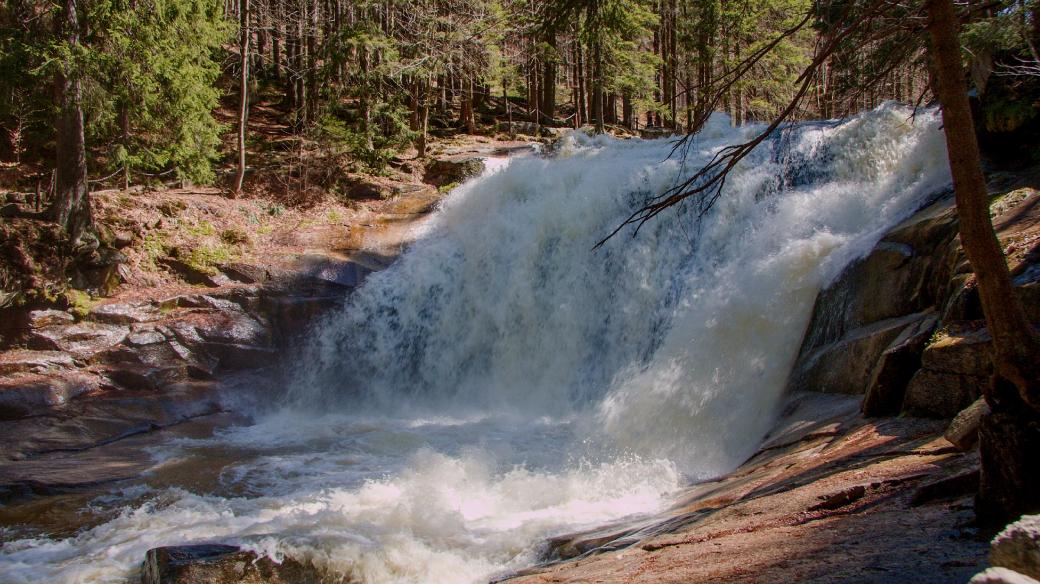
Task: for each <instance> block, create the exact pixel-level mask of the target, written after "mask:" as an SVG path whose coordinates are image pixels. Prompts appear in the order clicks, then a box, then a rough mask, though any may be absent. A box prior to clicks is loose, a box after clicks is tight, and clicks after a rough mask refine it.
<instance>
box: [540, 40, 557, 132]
mask: <svg viewBox="0 0 1040 584" xmlns="http://www.w3.org/2000/svg"><path fill="white" fill-rule="evenodd" d="M548 35H549V36H548V37H547V38H546V43H547V44H548V45H549V47H550V48H551V49H552V54H551V55H549V56H548V58H546V59H545V62H544V63H543V64H542V107H541V108H540V109H541V111H542V116H544V118H545V120H546V121H548V122H552V121H553V117H554V115H555V112H556V70H557V68H558V64H557V60H556V33H555V32H554V31H550V32H549V33H548Z"/></svg>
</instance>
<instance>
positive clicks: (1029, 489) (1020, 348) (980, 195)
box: [927, 0, 1040, 523]
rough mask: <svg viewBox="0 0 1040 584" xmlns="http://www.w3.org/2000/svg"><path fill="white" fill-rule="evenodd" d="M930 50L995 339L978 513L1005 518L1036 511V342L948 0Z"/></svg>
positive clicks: (936, 12) (1039, 389) (936, 3)
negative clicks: (999, 230)
mask: <svg viewBox="0 0 1040 584" xmlns="http://www.w3.org/2000/svg"><path fill="white" fill-rule="evenodd" d="M927 6H928V12H929V16H930V22H929V28H928V30H929V33H930V35H931V40H932V46H931V49H932V50H931V55H932V59H933V61H934V66H935V76H936V82H937V83H936V85H937V86H938V87H937V89H938V96H939V101H940V103H941V104H942V116H943V127H944V130H945V132H946V142H947V147H948V150H949V155H950V170H951V172H952V174H953V185H954V191H955V195H956V199H957V215H958V217H959V219H960V238H961V244H962V246H963V247H964V253H965V254H966V255H967V257H968V261H969V262H971V266H972V269H973V270H974V271H975V277H976V279H977V283H978V290H979V297H980V298H981V301H982V310H983V313H984V314H985V317H986V325H987V327H988V328H989V333H990V336H991V337H992V338H993V345H992V357H993V365H994V378H993V382H992V384H991V385H990V386H989V387H987V388H986V390H985V392H984V395H985V397H986V401H987V402H988V403H989V405H990V407H991V409H992V411H993V414H991V415H990V416H988V418H987V419H986V420H985V421H984V422H983V431H982V432H980V444H979V448H980V454H981V458H982V477H981V480H980V485H979V494H978V498H977V512H978V513H979V516H980V519H982V520H983V521H987V522H995V523H999V522H1004V521H1006V520H1009V519H1012V518H1014V517H1017V516H1018V515H1020V514H1022V513H1026V512H1034V511H1038V510H1040V469H1038V467H1040V465H1038V464H1037V462H1036V459H1035V455H1036V451H1035V449H1036V448H1037V447H1040V369H1038V367H1040V365H1038V364H1040V344H1038V341H1037V337H1036V334H1035V332H1034V331H1033V329H1032V326H1031V325H1030V323H1029V320H1028V318H1027V317H1026V313H1025V310H1024V309H1023V307H1022V303H1021V301H1020V300H1019V298H1018V296H1017V294H1016V293H1015V289H1014V286H1013V285H1012V282H1011V276H1010V274H1009V273H1008V267H1007V261H1006V260H1005V258H1004V253H1003V251H1002V250H1001V247H1000V242H999V240H998V239H997V236H996V233H995V232H994V230H993V223H992V222H991V220H990V216H989V204H988V203H989V197H988V191H987V189H986V181H985V177H984V176H983V173H982V164H981V160H982V157H981V154H980V152H979V146H978V142H977V140H976V137H975V126H974V123H973V121H972V117H971V108H970V106H969V103H968V95H967V85H966V82H965V81H966V76H965V70H964V67H963V65H962V62H961V45H960V39H959V36H958V35H959V32H960V26H959V22H958V19H957V14H956V12H955V9H954V5H953V0H928V4H927Z"/></svg>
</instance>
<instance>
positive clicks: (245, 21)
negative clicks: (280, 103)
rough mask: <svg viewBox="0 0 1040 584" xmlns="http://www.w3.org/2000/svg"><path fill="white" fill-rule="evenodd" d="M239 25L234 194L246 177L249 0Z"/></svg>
mask: <svg viewBox="0 0 1040 584" xmlns="http://www.w3.org/2000/svg"><path fill="white" fill-rule="evenodd" d="M239 26H240V27H241V30H240V31H239V32H240V37H239V45H238V48H239V50H240V51H241V55H240V59H239V64H240V66H241V71H240V72H239V78H238V94H239V95H238V171H237V172H236V173H235V186H234V190H233V191H232V194H233V195H234V196H236V197H237V196H238V195H240V194H242V183H243V181H244V180H245V177H246V124H248V122H249V0H240V3H239Z"/></svg>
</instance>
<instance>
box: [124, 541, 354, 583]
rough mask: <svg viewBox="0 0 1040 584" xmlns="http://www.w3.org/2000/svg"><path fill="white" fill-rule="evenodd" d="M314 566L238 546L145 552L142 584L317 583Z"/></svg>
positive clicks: (317, 573)
mask: <svg viewBox="0 0 1040 584" xmlns="http://www.w3.org/2000/svg"><path fill="white" fill-rule="evenodd" d="M334 581H335V580H324V579H323V578H322V575H321V573H320V572H318V570H317V569H315V568H314V567H313V566H310V565H304V564H302V563H300V562H298V561H296V560H294V559H292V558H285V559H283V560H282V561H281V562H275V561H273V560H271V559H270V558H268V557H266V556H258V555H257V554H255V553H253V552H250V551H247V550H242V549H239V548H238V547H237V546H230V545H219V544H208V545H185V546H173V547H160V548H154V549H151V550H148V553H147V554H146V555H145V560H144V562H143V563H142V565H141V583H142V584H239V583H241V584H319V583H323V582H334Z"/></svg>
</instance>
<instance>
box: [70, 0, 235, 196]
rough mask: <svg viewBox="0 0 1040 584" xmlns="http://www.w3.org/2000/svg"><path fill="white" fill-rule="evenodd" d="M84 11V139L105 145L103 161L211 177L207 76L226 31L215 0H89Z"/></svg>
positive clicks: (212, 92) (214, 72)
mask: <svg viewBox="0 0 1040 584" xmlns="http://www.w3.org/2000/svg"><path fill="white" fill-rule="evenodd" d="M131 3H132V6H133V7H131ZM87 18H88V19H89V21H90V22H91V23H92V24H93V26H92V27H91V29H90V30H91V35H90V38H89V39H87V41H86V43H85V44H86V45H87V46H88V47H90V50H91V63H90V65H91V70H90V72H91V73H92V74H91V75H89V76H88V77H87V79H89V80H90V83H88V84H87V85H86V86H85V93H88V94H89V95H90V100H89V102H88V104H87V107H86V110H87V112H86V113H87V116H88V119H90V120H91V121H92V123H91V124H90V125H89V126H88V131H89V137H90V138H89V139H91V142H92V143H95V144H108V145H109V167H119V166H122V165H124V164H129V165H130V166H131V167H132V168H137V169H142V170H146V171H151V172H155V171H159V170H163V169H166V168H174V169H176V174H177V176H178V177H180V178H184V179H188V180H191V181H194V182H209V181H210V180H212V178H213V172H212V170H211V168H210V164H211V161H212V160H214V159H215V158H216V157H217V148H218V146H219V145H220V133H221V131H222V127H221V126H220V124H218V123H217V122H216V120H214V118H213V114H212V112H213V110H214V109H216V107H217V105H218V99H219V97H220V93H219V90H218V89H217V88H216V85H215V84H216V80H217V77H218V76H219V74H220V61H219V59H220V56H221V55H220V50H221V45H222V43H224V42H225V41H227V40H228V39H229V38H230V35H231V32H232V31H233V29H232V27H231V26H230V24H229V23H228V21H227V20H226V19H225V18H224V14H223V5H222V3H220V2H219V1H218V0H97V1H95V2H92V3H91V4H90V9H89V14H88V15H87ZM123 115H125V116H127V117H128V120H126V121H127V122H128V129H129V135H127V136H124V135H123V128H122V123H123V120H122V119H121V116H123Z"/></svg>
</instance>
